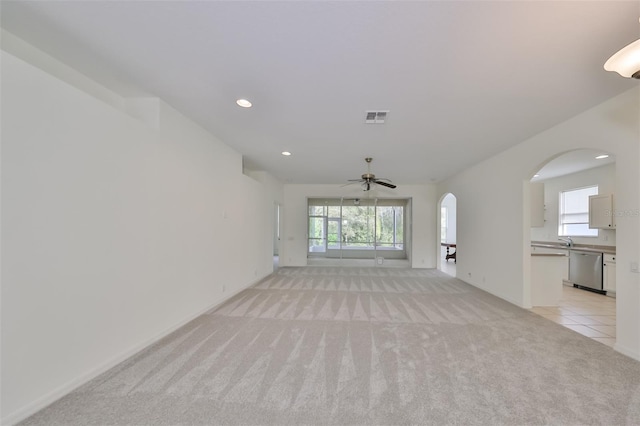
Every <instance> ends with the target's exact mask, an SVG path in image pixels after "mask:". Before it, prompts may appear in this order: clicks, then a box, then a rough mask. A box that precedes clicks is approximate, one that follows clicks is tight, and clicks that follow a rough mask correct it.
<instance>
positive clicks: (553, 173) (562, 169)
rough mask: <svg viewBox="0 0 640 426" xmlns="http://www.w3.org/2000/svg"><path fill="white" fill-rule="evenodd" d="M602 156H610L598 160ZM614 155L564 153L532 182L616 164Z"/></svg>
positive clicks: (604, 153) (539, 172) (543, 168)
mask: <svg viewBox="0 0 640 426" xmlns="http://www.w3.org/2000/svg"><path fill="white" fill-rule="evenodd" d="M600 155H608V156H609V157H607V158H596V157H598V156H600ZM615 161H616V158H615V156H614V155H613V154H611V153H609V152H606V151H596V150H592V149H578V150H575V151H570V152H567V153H564V154H562V155H560V156H558V157H556V158H554V159H553V160H551V161H549V162H548V163H547V164H545V165H544V166H543V167H542V168H541V169H540V170H539V171H538V173H537V175H538V176H537V177H536V176H534V177H533V178H532V179H531V180H532V181H543V180H546V179H551V178H555V177H558V176H564V175H568V174H571V173H576V172H580V171H582V170H587V169H593V168H595V167H601V166H605V165H607V164H611V163H615Z"/></svg>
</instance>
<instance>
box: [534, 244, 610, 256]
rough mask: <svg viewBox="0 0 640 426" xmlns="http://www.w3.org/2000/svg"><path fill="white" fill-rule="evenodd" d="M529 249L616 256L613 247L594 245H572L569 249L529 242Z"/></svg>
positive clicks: (557, 245)
mask: <svg viewBox="0 0 640 426" xmlns="http://www.w3.org/2000/svg"><path fill="white" fill-rule="evenodd" d="M531 247H543V248H551V249H555V250H576V251H589V252H593V253H606V254H616V247H615V246H599V245H595V244H574V245H573V247H571V248H569V247H567V246H565V245H563V244H556V243H552V242H550V241H531Z"/></svg>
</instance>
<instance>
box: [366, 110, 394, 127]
mask: <svg viewBox="0 0 640 426" xmlns="http://www.w3.org/2000/svg"><path fill="white" fill-rule="evenodd" d="M388 113H389V111H367V117H366V118H365V119H364V122H365V123H367V124H383V123H384V121H385V120H386V119H387V114H388Z"/></svg>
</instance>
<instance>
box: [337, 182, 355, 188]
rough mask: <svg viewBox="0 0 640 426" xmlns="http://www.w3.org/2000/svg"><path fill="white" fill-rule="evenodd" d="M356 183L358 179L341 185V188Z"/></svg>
mask: <svg viewBox="0 0 640 426" xmlns="http://www.w3.org/2000/svg"><path fill="white" fill-rule="evenodd" d="M354 183H358V181H355V182H349V183H345V184H344V185H340V188H344V187H345V186H349V185H353V184H354Z"/></svg>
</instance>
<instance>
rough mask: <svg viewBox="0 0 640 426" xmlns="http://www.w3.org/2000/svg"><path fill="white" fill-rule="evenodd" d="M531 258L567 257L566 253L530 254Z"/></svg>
mask: <svg viewBox="0 0 640 426" xmlns="http://www.w3.org/2000/svg"><path fill="white" fill-rule="evenodd" d="M531 256H535V257H542V256H547V257H567V253H531Z"/></svg>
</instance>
